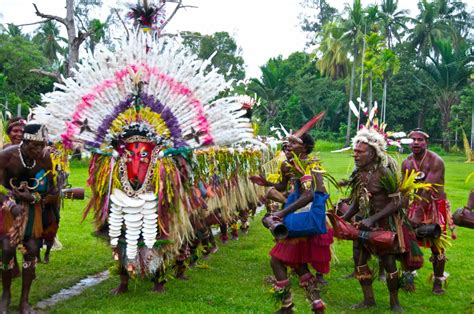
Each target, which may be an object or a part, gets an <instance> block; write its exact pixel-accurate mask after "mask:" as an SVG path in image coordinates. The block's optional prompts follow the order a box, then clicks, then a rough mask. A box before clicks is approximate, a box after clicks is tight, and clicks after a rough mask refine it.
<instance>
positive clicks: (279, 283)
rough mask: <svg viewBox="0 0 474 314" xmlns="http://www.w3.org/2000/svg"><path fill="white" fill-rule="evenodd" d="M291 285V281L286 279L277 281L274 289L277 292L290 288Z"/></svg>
mask: <svg viewBox="0 0 474 314" xmlns="http://www.w3.org/2000/svg"><path fill="white" fill-rule="evenodd" d="M289 285H290V279H285V280H280V281H276V282H275V284H274V285H273V288H274V289H275V290H277V289H284V288H285V287H286V286H289Z"/></svg>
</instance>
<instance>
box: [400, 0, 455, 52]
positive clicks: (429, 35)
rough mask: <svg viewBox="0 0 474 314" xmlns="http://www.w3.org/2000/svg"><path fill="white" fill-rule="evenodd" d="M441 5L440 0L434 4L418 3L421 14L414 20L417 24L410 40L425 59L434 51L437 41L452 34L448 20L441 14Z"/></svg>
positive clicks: (422, 0) (425, 1)
mask: <svg viewBox="0 0 474 314" xmlns="http://www.w3.org/2000/svg"><path fill="white" fill-rule="evenodd" d="M441 1H442V0H441ZM440 3H441V2H440V0H438V1H433V2H428V1H427V0H421V1H420V2H419V3H418V9H419V10H420V13H419V15H418V16H417V17H416V19H415V20H414V22H415V23H416V24H415V27H414V28H413V30H412V32H411V34H410V36H409V38H408V39H409V41H410V42H411V44H412V47H413V48H415V49H417V51H418V52H419V53H421V56H422V57H423V59H424V57H426V56H427V55H428V54H429V53H430V52H431V51H432V50H433V48H434V47H435V45H434V43H435V41H437V40H440V39H442V38H445V37H448V36H449V35H450V34H451V33H452V28H451V27H450V25H449V24H448V23H447V20H446V19H443V18H442V15H441V14H440V9H441V8H440ZM443 10H444V9H443ZM435 52H436V51H435Z"/></svg>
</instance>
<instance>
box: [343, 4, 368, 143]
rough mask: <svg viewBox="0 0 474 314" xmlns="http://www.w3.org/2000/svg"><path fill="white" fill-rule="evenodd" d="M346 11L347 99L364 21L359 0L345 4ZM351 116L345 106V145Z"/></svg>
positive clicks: (352, 81)
mask: <svg viewBox="0 0 474 314" xmlns="http://www.w3.org/2000/svg"><path fill="white" fill-rule="evenodd" d="M345 10H346V12H348V17H347V18H346V19H344V26H345V29H346V36H345V38H346V39H347V41H348V44H349V45H350V46H351V47H352V66H351V81H350V86H349V101H352V99H353V98H354V82H355V75H356V71H355V70H356V63H357V62H358V61H359V55H360V51H361V47H362V43H363V37H364V33H365V30H366V22H365V15H364V10H363V8H362V4H361V2H360V0H354V2H353V3H352V6H349V5H346V7H345ZM351 117H352V112H351V109H350V108H349V105H348V106H347V133H346V145H348V144H349V142H350V139H351Z"/></svg>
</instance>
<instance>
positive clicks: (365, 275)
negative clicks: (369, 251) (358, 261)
mask: <svg viewBox="0 0 474 314" xmlns="http://www.w3.org/2000/svg"><path fill="white" fill-rule="evenodd" d="M355 277H356V279H357V280H359V281H362V280H370V279H372V271H371V270H370V268H369V265H367V264H365V265H361V266H356V274H355Z"/></svg>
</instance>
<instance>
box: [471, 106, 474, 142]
mask: <svg viewBox="0 0 474 314" xmlns="http://www.w3.org/2000/svg"><path fill="white" fill-rule="evenodd" d="M471 149H474V102H472V111H471Z"/></svg>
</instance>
